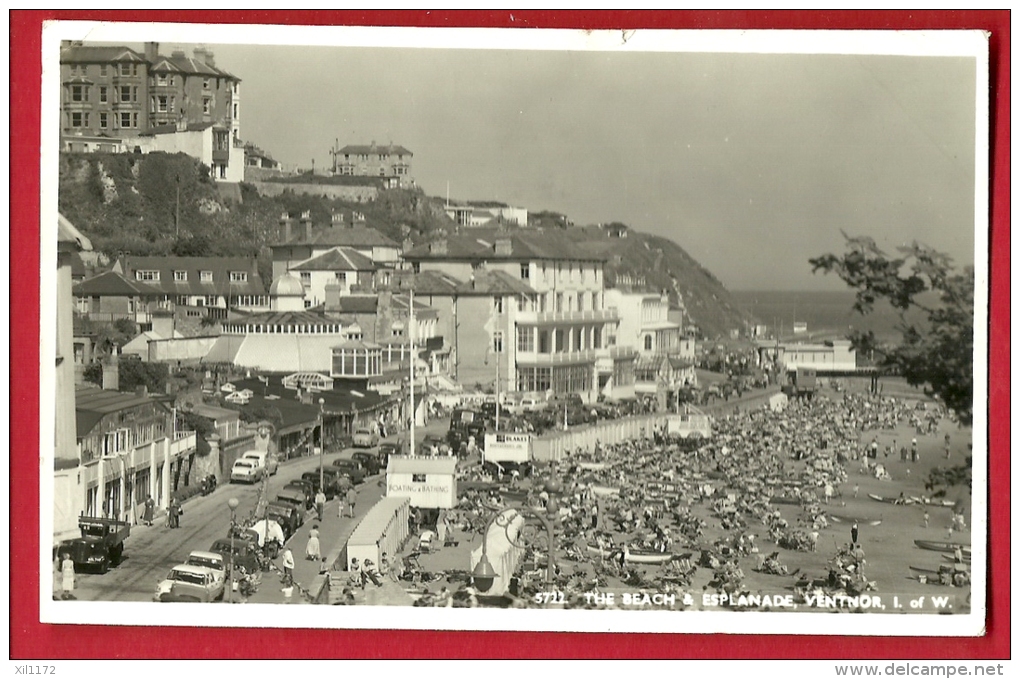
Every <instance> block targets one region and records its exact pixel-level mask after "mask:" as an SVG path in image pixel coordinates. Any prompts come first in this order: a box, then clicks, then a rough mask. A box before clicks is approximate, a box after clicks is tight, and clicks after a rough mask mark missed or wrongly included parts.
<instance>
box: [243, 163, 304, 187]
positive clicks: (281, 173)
mask: <svg viewBox="0 0 1020 679" xmlns="http://www.w3.org/2000/svg"><path fill="white" fill-rule="evenodd" d="M293 176H294V173H293V172H288V171H286V170H279V169H274V168H269V167H256V166H254V165H248V164H247V163H246V164H245V166H244V181H246V182H248V183H250V184H254V183H257V182H264V181H266V180H267V179H279V178H281V177H293Z"/></svg>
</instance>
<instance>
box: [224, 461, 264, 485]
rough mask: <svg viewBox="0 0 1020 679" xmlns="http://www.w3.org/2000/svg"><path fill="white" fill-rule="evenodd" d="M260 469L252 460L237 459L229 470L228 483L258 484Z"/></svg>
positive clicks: (260, 475)
mask: <svg viewBox="0 0 1020 679" xmlns="http://www.w3.org/2000/svg"><path fill="white" fill-rule="evenodd" d="M263 473H264V472H263V471H262V468H261V467H259V466H258V464H257V463H256V462H255V461H254V460H246V459H243V458H242V459H238V460H235V461H234V466H233V467H231V468H230V482H231V483H233V482H234V481H239V482H242V483H258V482H259V481H261V480H262V476H263Z"/></svg>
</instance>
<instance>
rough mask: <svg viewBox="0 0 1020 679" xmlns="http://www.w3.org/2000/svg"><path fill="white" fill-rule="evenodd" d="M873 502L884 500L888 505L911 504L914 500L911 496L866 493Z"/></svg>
mask: <svg viewBox="0 0 1020 679" xmlns="http://www.w3.org/2000/svg"><path fill="white" fill-rule="evenodd" d="M868 497H870V498H871V499H872V500H874V501H875V502H885V503H886V504H890V505H912V504H915V501H914V500H913V499H912V498H898V497H882V496H881V495H875V494H874V493H868Z"/></svg>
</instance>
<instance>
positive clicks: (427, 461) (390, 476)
mask: <svg viewBox="0 0 1020 679" xmlns="http://www.w3.org/2000/svg"><path fill="white" fill-rule="evenodd" d="M386 497H406V498H408V499H409V500H410V501H411V506H412V507H421V508H428V509H451V508H453V507H455V506H456V505H457V460H456V459H455V458H452V457H404V456H395V455H394V456H391V457H390V460H389V463H388V464H387V466H386Z"/></svg>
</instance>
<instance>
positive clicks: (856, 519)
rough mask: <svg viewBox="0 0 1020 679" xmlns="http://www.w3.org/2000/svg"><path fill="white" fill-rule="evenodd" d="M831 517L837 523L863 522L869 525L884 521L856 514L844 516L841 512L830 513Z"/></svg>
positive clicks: (876, 524)
mask: <svg viewBox="0 0 1020 679" xmlns="http://www.w3.org/2000/svg"><path fill="white" fill-rule="evenodd" d="M829 518H830V519H832V520H833V521H835V522H836V523H861V524H865V525H867V526H878V525H880V524H881V523H882V519H862V518H860V517H856V516H842V515H840V514H829Z"/></svg>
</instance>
